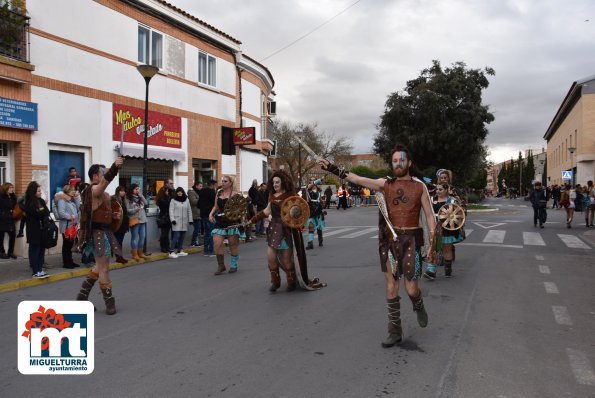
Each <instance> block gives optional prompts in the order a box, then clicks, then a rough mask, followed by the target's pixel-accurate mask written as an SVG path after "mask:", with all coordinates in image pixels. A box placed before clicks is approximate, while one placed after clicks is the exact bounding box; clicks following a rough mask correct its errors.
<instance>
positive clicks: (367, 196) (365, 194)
mask: <svg viewBox="0 0 595 398" xmlns="http://www.w3.org/2000/svg"><path fill="white" fill-rule="evenodd" d="M362 196H363V197H364V206H369V205H370V188H368V187H363V188H362Z"/></svg>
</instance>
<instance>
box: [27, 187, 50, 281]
mask: <svg viewBox="0 0 595 398" xmlns="http://www.w3.org/2000/svg"><path fill="white" fill-rule="evenodd" d="M25 212H26V213H27V216H26V223H27V230H26V232H27V243H28V244H29V265H30V266H31V270H32V272H33V278H36V279H43V278H47V277H49V275H48V274H47V273H46V272H45V271H43V263H44V261H45V242H44V239H43V236H42V233H41V225H42V221H43V219H44V218H49V216H50V210H49V209H48V207H47V206H46V204H45V200H43V199H42V198H41V187H40V186H39V184H38V183H37V182H35V181H31V182H30V183H29V185H28V186H27V191H26V192H25Z"/></svg>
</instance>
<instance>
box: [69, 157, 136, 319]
mask: <svg viewBox="0 0 595 398" xmlns="http://www.w3.org/2000/svg"><path fill="white" fill-rule="evenodd" d="M123 164H124V158H122V157H118V158H117V159H116V161H115V162H114V163H113V164H112V166H111V167H110V168H109V170H107V171H106V170H105V168H104V167H103V166H102V165H99V164H94V165H92V166H91V167H89V172H88V175H89V178H90V179H91V185H89V186H88V187H87V188H85V189H84V190H83V192H82V194H81V202H82V205H81V229H80V232H79V234H80V235H79V236H80V242H81V250H82V251H83V253H85V254H87V256H89V255H91V254H93V255H94V256H95V266H94V267H93V268H92V269H91V270H89V274H88V275H87V278H85V280H84V281H83V285H82V287H81V290H80V292H79V294H78V295H77V297H76V299H77V300H88V299H89V293H91V289H93V286H94V285H95V282H97V280H99V287H100V288H101V293H102V294H103V300H104V301H105V313H106V314H108V315H113V314H115V313H116V300H115V299H114V296H113V295H112V281H111V280H110V277H109V259H110V257H111V256H112V255H115V256H116V261H118V262H120V263H127V262H128V261H127V260H125V259H124V258H123V257H122V247H121V246H120V245H119V244H118V241H117V240H116V238H115V236H114V233H113V231H112V229H111V224H112V221H113V220H114V219H121V217H122V213H118V212H114V211H113V210H112V206H111V199H110V196H109V194H108V193H107V192H105V189H106V188H107V186H108V185H109V184H110V182H112V180H113V179H114V178H115V177H116V175H118V171H119V170H120V168H121V167H122V165H123Z"/></svg>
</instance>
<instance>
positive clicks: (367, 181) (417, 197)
mask: <svg viewBox="0 0 595 398" xmlns="http://www.w3.org/2000/svg"><path fill="white" fill-rule="evenodd" d="M391 160H392V165H391V166H392V167H391V168H392V171H393V174H394V177H387V178H378V179H371V178H365V177H360V176H358V175H356V174H354V173H350V172H349V171H347V170H345V169H342V168H339V167H337V166H336V165H334V164H332V163H330V162H329V161H328V160H326V159H319V160H318V163H319V164H320V165H321V166H322V168H323V169H326V170H328V171H329V172H331V173H333V174H335V175H337V176H338V177H339V178H341V179H346V180H347V181H349V182H352V183H353V184H357V185H361V186H364V187H368V188H370V189H373V190H375V191H376V192H377V194H378V193H379V194H380V195H377V196H378V197H380V198H382V197H385V198H386V202H385V206H384V205H383V206H382V215H381V216H380V217H379V219H380V221H379V234H378V237H379V254H380V267H381V269H382V272H384V275H385V278H386V301H387V307H388V320H389V322H388V333H389V334H388V337H387V338H386V340H384V341H383V342H382V346H383V347H392V346H394V345H395V344H398V343H400V342H401V341H402V338H403V330H402V328H401V304H400V297H399V281H400V279H401V277H402V276H405V290H406V291H407V295H408V296H409V298H410V299H411V302H412V304H413V311H415V312H416V314H417V322H418V324H419V326H420V327H422V328H425V327H426V326H427V325H428V314H427V312H426V310H425V307H424V302H423V298H422V294H421V290H420V288H419V286H418V280H419V279H420V277H421V275H422V252H421V248H422V246H424V237H423V235H424V234H423V229H422V225H420V212H421V210H422V209H423V213H424V215H425V219H426V222H427V229H428V230H429V231H430V236H431V238H430V242H429V243H430V245H429V247H433V244H432V242H431V241H432V239H433V236H434V231H435V229H436V222H435V219H434V212H433V210H432V203H431V201H430V195H429V194H428V190H427V188H426V185H425V184H424V183H423V182H421V181H420V180H418V179H417V178H414V177H412V176H411V175H410V173H409V171H410V169H411V167H412V159H411V153H410V152H409V150H408V149H407V148H406V147H405V146H403V145H397V146H396V147H395V149H394V150H393V152H392V155H391ZM379 206H381V203H380V201H379ZM387 221H388V222H390V224H391V225H389V224H387ZM428 252H429V253H430V255H429V256H430V257H431V256H432V252H431V250H429V251H428ZM430 260H431V258H430Z"/></svg>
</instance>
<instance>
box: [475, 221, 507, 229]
mask: <svg viewBox="0 0 595 398" xmlns="http://www.w3.org/2000/svg"><path fill="white" fill-rule="evenodd" d="M473 224H475V225H477V226H478V227H482V228H483V229H488V228H494V227H499V226H500V225H506V223H505V222H475V221H474V222H473Z"/></svg>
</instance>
